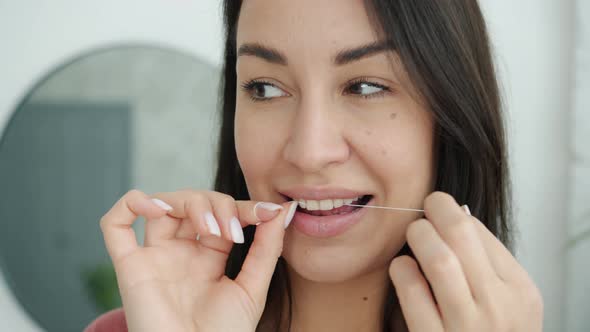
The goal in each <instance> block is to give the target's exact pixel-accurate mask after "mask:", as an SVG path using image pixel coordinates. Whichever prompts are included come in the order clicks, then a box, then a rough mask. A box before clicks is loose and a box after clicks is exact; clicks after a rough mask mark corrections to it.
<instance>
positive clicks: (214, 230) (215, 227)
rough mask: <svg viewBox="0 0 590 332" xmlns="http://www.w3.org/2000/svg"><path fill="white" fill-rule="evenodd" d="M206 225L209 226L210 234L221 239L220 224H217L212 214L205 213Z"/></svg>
mask: <svg viewBox="0 0 590 332" xmlns="http://www.w3.org/2000/svg"><path fill="white" fill-rule="evenodd" d="M205 223H206V224H207V229H209V233H211V234H213V235H215V236H218V237H221V230H220V229H219V224H217V220H215V217H214V216H213V214H212V213H211V212H207V213H205Z"/></svg>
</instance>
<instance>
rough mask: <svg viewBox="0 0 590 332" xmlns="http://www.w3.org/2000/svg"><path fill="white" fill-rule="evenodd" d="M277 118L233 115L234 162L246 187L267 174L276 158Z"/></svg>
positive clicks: (246, 113)
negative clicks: (235, 156)
mask: <svg viewBox="0 0 590 332" xmlns="http://www.w3.org/2000/svg"><path fill="white" fill-rule="evenodd" d="M280 123H281V121H279V119H273V117H272V116H268V115H265V114H262V113H261V112H255V111H248V110H244V111H242V110H240V111H237V112H236V117H235V131H234V139H235V146H236V154H237V157H238V162H239V164H240V167H241V169H242V172H243V173H244V177H245V178H246V182H247V183H248V184H249V185H248V187H250V184H252V183H256V182H257V181H256V179H260V178H261V177H263V176H265V175H267V174H268V173H269V172H270V170H271V168H272V166H273V165H274V164H275V161H276V160H277V158H278V156H279V155H280V149H281V144H282V143H281V142H282V141H283V139H282V138H281V137H280V133H281V132H285V131H284V130H278V129H277V128H280V127H281V124H280Z"/></svg>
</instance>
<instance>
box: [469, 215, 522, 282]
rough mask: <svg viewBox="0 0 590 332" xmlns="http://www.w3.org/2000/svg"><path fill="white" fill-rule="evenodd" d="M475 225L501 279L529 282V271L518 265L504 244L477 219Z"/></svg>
mask: <svg viewBox="0 0 590 332" xmlns="http://www.w3.org/2000/svg"><path fill="white" fill-rule="evenodd" d="M474 223H475V225H474V226H475V229H476V230H477V233H478V235H479V238H480V239H481V241H482V243H483V246H484V248H485V250H486V253H487V255H488V258H489V259H490V262H491V264H492V266H493V267H494V270H495V271H496V273H497V275H498V276H499V277H500V279H502V280H504V281H522V280H529V278H530V277H529V275H528V273H527V271H526V270H525V269H524V268H523V267H522V266H521V265H520V264H519V263H518V261H517V260H516V258H514V256H513V255H512V254H511V253H510V251H509V250H508V249H507V248H506V247H505V246H504V244H502V242H500V240H498V238H496V236H494V234H492V232H490V230H489V229H487V227H486V226H485V225H484V224H483V223H482V222H481V221H479V220H477V219H475V220H474Z"/></svg>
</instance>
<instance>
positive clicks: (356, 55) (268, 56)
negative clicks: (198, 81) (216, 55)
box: [238, 41, 395, 66]
mask: <svg viewBox="0 0 590 332" xmlns="http://www.w3.org/2000/svg"><path fill="white" fill-rule="evenodd" d="M390 50H395V47H394V46H393V44H392V43H390V42H387V41H376V42H373V43H369V44H366V45H362V46H359V47H355V48H351V49H346V50H342V51H340V52H338V53H337V54H336V56H334V58H333V59H332V62H333V63H334V64H335V65H337V66H343V65H346V64H349V63H351V62H354V61H358V60H360V59H362V58H366V57H369V56H374V55H377V54H378V53H381V52H386V51H390ZM242 55H250V56H255V57H258V58H261V59H263V60H266V61H268V62H270V63H274V64H279V65H283V66H286V65H287V63H288V62H287V57H286V56H285V55H284V54H283V53H281V52H280V51H278V50H276V49H274V48H272V47H268V46H264V45H262V44H259V43H246V44H243V45H241V46H240V48H239V49H238V57H239V56H242Z"/></svg>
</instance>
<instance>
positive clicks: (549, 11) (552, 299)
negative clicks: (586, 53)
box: [481, 0, 573, 332]
mask: <svg viewBox="0 0 590 332" xmlns="http://www.w3.org/2000/svg"><path fill="white" fill-rule="evenodd" d="M481 3H482V6H483V9H484V11H485V14H486V15H487V19H488V24H489V26H490V32H491V35H492V41H493V43H494V44H495V46H496V53H497V58H498V67H499V70H500V78H501V81H502V84H503V86H504V91H505V100H506V106H507V109H508V111H509V118H508V123H509V131H510V133H509V134H510V135H509V145H510V153H511V156H510V157H511V166H512V169H511V170H512V178H513V184H514V199H515V201H514V207H515V214H514V217H515V221H516V223H517V225H518V227H519V229H520V235H519V243H518V246H517V249H518V251H517V254H518V257H519V260H520V262H521V263H522V264H523V265H524V266H525V267H526V268H527V270H528V271H529V273H530V274H531V275H532V277H533V278H534V280H535V281H536V282H537V285H538V286H539V287H540V289H541V291H542V293H543V297H544V301H545V331H556V332H557V331H562V330H563V327H562V326H563V315H564V313H563V305H564V299H563V294H564V291H565V290H564V278H565V274H564V271H565V265H564V250H563V248H564V244H565V239H566V222H567V219H566V218H567V210H566V207H567V205H566V193H567V171H568V166H569V163H570V154H569V150H568V144H569V140H570V139H569V136H570V131H569V113H570V112H569V106H570V103H569V97H570V86H571V85H570V63H571V56H572V54H571V53H572V51H571V49H572V38H571V34H572V31H573V26H572V24H573V8H572V6H573V4H572V2H571V1H562V0H525V1H511V0H484V1H482V2H481Z"/></svg>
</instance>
